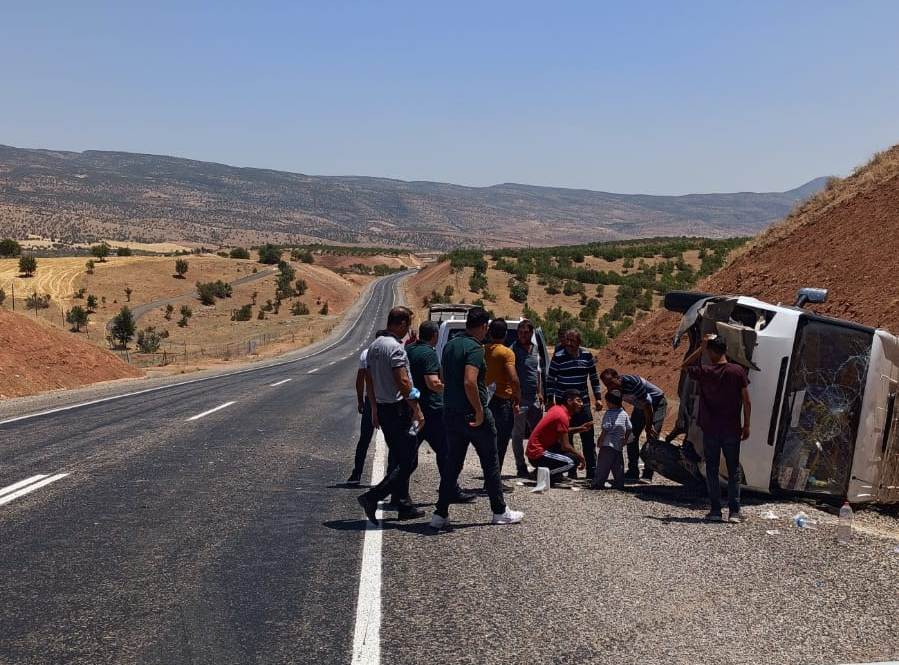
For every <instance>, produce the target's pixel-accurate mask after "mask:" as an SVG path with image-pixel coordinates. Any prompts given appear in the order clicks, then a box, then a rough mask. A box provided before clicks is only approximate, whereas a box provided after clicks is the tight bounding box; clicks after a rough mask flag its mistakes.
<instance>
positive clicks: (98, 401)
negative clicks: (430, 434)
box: [0, 277, 405, 425]
mask: <svg viewBox="0 0 899 665" xmlns="http://www.w3.org/2000/svg"><path fill="white" fill-rule="evenodd" d="M383 279H385V280H386V279H388V278H386V277H385V278H383ZM403 279H405V278H403ZM373 284H377V282H373ZM375 290H376V289H374V288H372V291H371V294H370V295H369V297H368V302H366V303H365V304H364V305H363V306H362V309H361V310H360V312H359V316H357V317H356V320H355V321H353V323H352V324H351V325H349V326H347V329H346V331H345V332H344V333H343V334H342V335H341V336H340V337H338V338H337V339H336V340H334V342H333V343H332V344H330V345H329V346H326V347H324V348H321V349H319V350H318V351H313V352H312V353H310V354H308V355H305V356H300V357H299V358H291V359H290V360H282V361H280V362H276V363H272V364H270V365H264V366H262V367H249V368H247V369H238V370H234V371H233V372H224V373H222V374H215V375H214V376H203V377H200V378H199V379H190V380H189V381H181V382H180V383H171V384H168V385H165V386H156V387H155V388H144V389H143V390H135V391H134V392H130V393H123V394H121V395H110V396H109V397H101V398H99V399H92V400H89V401H87V402H79V403H78V404H69V405H67V406H59V407H56V408H54V409H45V410H43V411H37V412H35V413H29V414H26V415H24V416H16V417H14V418H7V419H6V420H0V425H7V424H9V423H15V422H18V421H20V420H30V419H31V418H38V417H39V416H49V415H51V414H53V413H61V412H63V411H71V410H72V409H80V408H81V407H84V406H92V405H94V404H102V403H103V402H112V401H114V400H118V399H124V398H126V397H135V396H136V395H145V394H147V393H155V392H157V391H160V390H170V389H171V388H178V387H180V386H187V385H190V384H192V383H202V382H203V381H212V380H213V379H222V378H227V377H229V376H237V375H239V374H246V373H248V372H260V371H264V370H267V369H272V368H273V367H281V366H282V365H290V364H292V363H298V362H302V361H303V360H308V359H309V358H313V357H315V356H318V355H321V354H322V353H325V352H327V351H330V350H332V349H333V348H334V347H335V346H337V345H338V344H340V343H341V342H342V341H343V340H344V339H346V337H347V336H348V335H349V334H350V333H351V332H353V330H354V328H355V326H356V324H357V323H359V321H361V320H362V316H363V315H364V314H365V311H366V310H367V309H368V306H369V305H370V304H371V302H372V300H374V297H375ZM382 301H383V298H382ZM379 302H381V301H379ZM376 309H381V308H380V306H378V307H377V308H376Z"/></svg>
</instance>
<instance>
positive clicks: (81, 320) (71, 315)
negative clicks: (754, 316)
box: [66, 305, 87, 332]
mask: <svg viewBox="0 0 899 665" xmlns="http://www.w3.org/2000/svg"><path fill="white" fill-rule="evenodd" d="M66 323H68V324H70V325H71V326H72V332H81V327H82V326H86V325H87V310H85V309H84V307H82V306H81V305H75V306H74V307H72V309H70V310H69V311H68V312H66Z"/></svg>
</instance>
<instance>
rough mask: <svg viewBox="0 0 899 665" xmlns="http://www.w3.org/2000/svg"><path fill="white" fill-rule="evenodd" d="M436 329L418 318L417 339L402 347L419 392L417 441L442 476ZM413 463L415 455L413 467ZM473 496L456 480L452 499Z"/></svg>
mask: <svg viewBox="0 0 899 665" xmlns="http://www.w3.org/2000/svg"><path fill="white" fill-rule="evenodd" d="M439 331H440V327H439V325H438V324H437V322H436V321H422V323H421V325H420V326H418V340H417V341H416V342H414V343H412V344H409V345H408V346H407V347H406V355H407V356H408V357H409V371H410V372H411V374H412V383H413V384H414V385H415V387H416V388H418V390H419V391H420V392H421V397H419V398H418V403H419V405H421V410H422V413H424V416H425V425H424V427H423V428H422V430H421V431H420V432H419V433H418V444H419V445H421V444H422V442H424V441H427V442H428V445H430V446H431V450H433V451H434V455H435V456H436V457H437V469H438V470H439V471H440V477H441V478H442V477H443V476H444V474H445V473H446V471H445V468H446V462H447V446H446V427H444V424H443V381H441V380H440V361H439V360H438V359H437V351H435V347H436V346H437V334H438V332H439ZM417 466H418V456H417V455H416V457H415V467H417ZM474 499H475V497H474V494H468V493H466V492H463V491H462V488H461V487H459V485H458V483H457V484H456V494H455V497H454V498H453V503H470V502H472V501H474Z"/></svg>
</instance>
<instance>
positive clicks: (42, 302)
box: [25, 291, 50, 312]
mask: <svg viewBox="0 0 899 665" xmlns="http://www.w3.org/2000/svg"><path fill="white" fill-rule="evenodd" d="M49 306H50V294H49V293H47V294H45V295H40V294H39V293H38V292H37V291H35V292H33V293H32V294H31V295H30V296H28V297H27V298H25V307H26V308H27V309H33V310H34V311H35V312H37V310H39V309H47V308H48V307H49Z"/></svg>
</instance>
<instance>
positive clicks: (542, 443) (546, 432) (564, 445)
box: [527, 389, 593, 481]
mask: <svg viewBox="0 0 899 665" xmlns="http://www.w3.org/2000/svg"><path fill="white" fill-rule="evenodd" d="M583 408H584V400H583V399H581V393H580V391H579V390H574V389H571V390H566V391H565V392H564V393H563V395H562V403H561V404H556V405H555V406H554V407H552V408H550V409H549V411H547V412H546V414H545V415H544V416H543V418H541V419H540V422H539V423H537V426H536V427H535V428H534V431H533V432H531V437H530V438H529V439H528V448H527V457H528V460H529V461H530V463H531V466H534V467H541V466H543V467H546V468H547V469H549V477H550V480H551V481H555V480H556V479H557V478H558V477H560V476H562V475H564V474H565V473H567V472H569V471H571V470H572V469H574V468H575V467H577V468H578V469H583V468H584V466H585V463H584V457H583V455H581V454H580V453H579V452H578V451H577V450H575V449H574V447H573V446H572V445H571V435H572V434H576V433H579V432H586V431H587V430H588V429H590V428H591V427H593V421H589V422H586V423H584V424H582V425H580V426H579V427H574V428H572V427H571V417H572V416H574V415H575V414H578V413H580V412H581V411H582V410H583Z"/></svg>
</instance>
